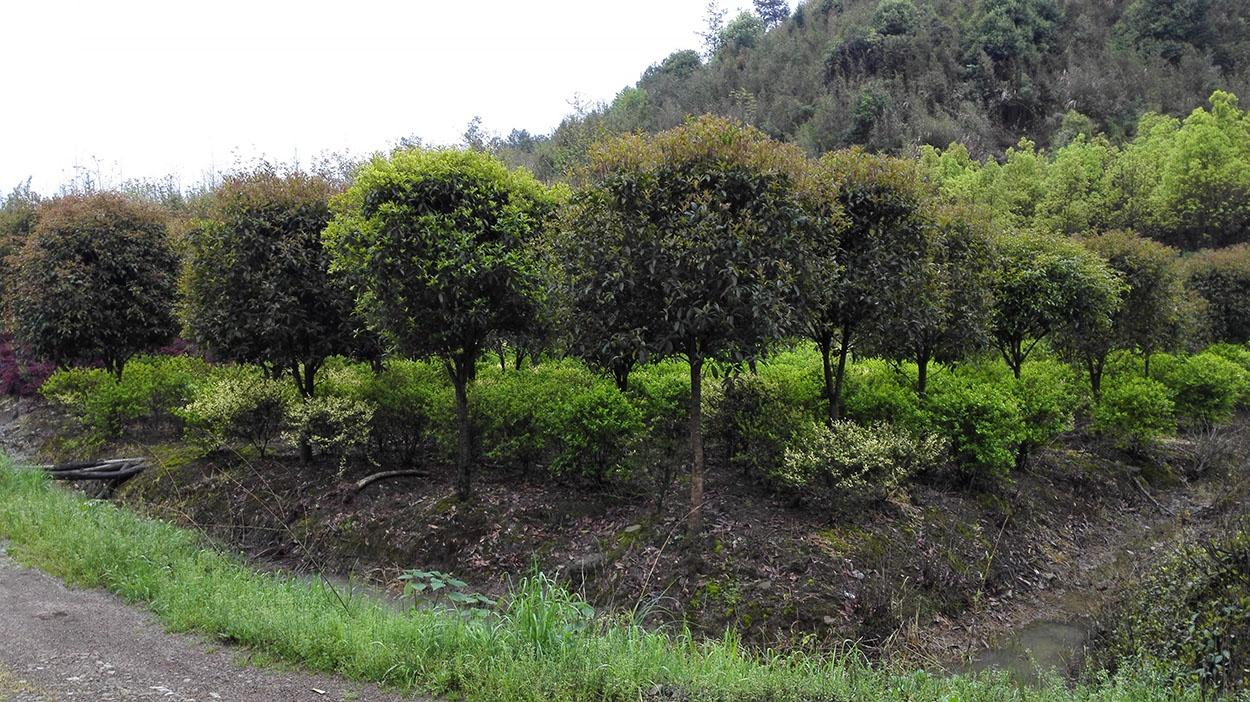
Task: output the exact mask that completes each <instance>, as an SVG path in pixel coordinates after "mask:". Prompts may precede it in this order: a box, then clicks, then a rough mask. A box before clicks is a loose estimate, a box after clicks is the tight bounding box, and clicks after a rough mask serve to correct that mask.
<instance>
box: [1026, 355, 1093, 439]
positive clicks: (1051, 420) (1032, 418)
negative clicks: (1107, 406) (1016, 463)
mask: <svg viewBox="0 0 1250 702" xmlns="http://www.w3.org/2000/svg"><path fill="white" fill-rule="evenodd" d="M1081 388H1082V383H1081V381H1080V379H1079V377H1078V376H1077V374H1076V372H1075V371H1073V369H1072V367H1071V366H1068V365H1067V364H1064V363H1060V362H1058V361H1057V360H1052V359H1041V360H1038V361H1035V362H1034V363H1030V364H1029V367H1028V368H1027V369H1025V371H1024V373H1023V374H1022V375H1021V376H1020V378H1018V379H1016V380H1015V381H1014V384H1013V387H1012V392H1013V394H1014V395H1015V397H1016V404H1017V405H1018V406H1019V408H1020V420H1021V423H1020V427H1019V432H1018V434H1017V437H1018V439H1019V441H1020V444H1021V448H1020V450H1019V456H1020V457H1021V458H1023V457H1026V456H1027V455H1028V454H1029V453H1031V452H1032V451H1033V450H1034V449H1036V448H1038V447H1041V446H1045V445H1046V444H1048V443H1050V442H1051V441H1053V440H1054V439H1055V438H1056V437H1058V436H1059V435H1060V434H1063V433H1064V432H1068V431H1071V430H1072V428H1073V425H1074V422H1075V419H1076V412H1077V410H1078V409H1080V408H1081V405H1082V403H1083V401H1084V399H1085V393H1083V392H1082V389H1081Z"/></svg>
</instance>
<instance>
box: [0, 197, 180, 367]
mask: <svg viewBox="0 0 1250 702" xmlns="http://www.w3.org/2000/svg"><path fill="white" fill-rule="evenodd" d="M11 261H12V263H13V265H14V269H13V271H12V278H11V279H10V285H11V287H12V290H11V300H10V309H11V311H12V315H13V325H14V332H15V334H16V336H17V338H18V340H19V342H20V343H21V344H22V345H23V346H24V347H25V348H27V349H29V351H30V352H31V353H32V355H34V356H35V357H37V358H41V359H44V360H48V361H51V362H53V363H56V364H57V365H59V366H67V365H72V364H78V363H94V362H97V361H98V362H102V363H103V364H104V366H105V368H107V369H108V371H109V372H110V373H112V374H113V376H114V377H117V378H120V377H121V376H122V371H123V369H124V368H125V365H126V361H128V360H129V359H130V358H131V357H132V356H134V355H135V354H137V353H141V352H143V351H149V350H154V349H156V348H159V347H160V346H162V345H163V344H165V343H167V342H168V341H169V340H170V339H171V338H173V336H174V334H175V333H176V332H177V331H178V324H177V321H176V319H175V317H174V310H173V302H174V297H175V294H176V292H177V287H178V286H177V282H178V257H177V255H176V254H175V253H174V250H173V248H172V246H171V245H170V242H169V238H168V236H167V234H166V230H165V223H164V219H163V217H162V215H161V212H160V211H159V210H157V209H156V208H154V207H151V206H149V205H144V204H140V203H136V202H133V201H131V200H129V199H127V198H125V197H124V196H122V195H120V194H117V193H96V194H90V195H71V196H66V197H60V198H56V199H54V200H49V201H47V202H45V203H44V204H43V205H42V206H41V207H40V208H39V213H38V219H37V222H36V224H35V226H34V228H33V229H32V230H31V232H30V234H29V236H28V237H27V238H26V241H25V243H24V244H23V246H22V249H21V252H20V253H19V254H17V255H16V256H15V257H13V258H12V259H11Z"/></svg>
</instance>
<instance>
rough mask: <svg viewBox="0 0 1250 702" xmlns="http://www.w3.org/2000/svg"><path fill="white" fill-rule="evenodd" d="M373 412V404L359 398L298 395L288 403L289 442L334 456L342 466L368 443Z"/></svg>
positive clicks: (345, 465) (344, 466)
mask: <svg viewBox="0 0 1250 702" xmlns="http://www.w3.org/2000/svg"><path fill="white" fill-rule="evenodd" d="M373 413H374V407H373V405H371V404H369V403H368V402H364V401H361V400H354V399H350V398H346V397H335V396H333V395H325V396H319V397H305V398H301V399H300V400H299V401H296V402H293V403H291V404H290V405H288V407H287V416H286V423H287V425H288V426H289V429H288V433H287V436H288V438H289V440H290V442H291V443H298V444H299V445H301V446H305V445H307V446H310V447H312V448H313V449H315V450H316V451H317V452H318V453H321V454H325V455H329V456H333V457H335V458H336V459H337V460H338V463H339V468H340V470H342V469H344V468H346V467H347V459H348V458H349V457H350V456H351V455H352V454H353V453H355V452H360V451H363V450H364V449H365V447H366V446H367V444H368V442H369V428H370V426H371V422H372V421H373Z"/></svg>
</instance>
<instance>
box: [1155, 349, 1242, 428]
mask: <svg viewBox="0 0 1250 702" xmlns="http://www.w3.org/2000/svg"><path fill="white" fill-rule="evenodd" d="M1161 365H1162V367H1161V368H1159V378H1160V380H1162V381H1163V383H1164V384H1165V385H1167V386H1168V388H1169V389H1171V391H1172V399H1173V401H1174V402H1175V403H1176V412H1177V414H1178V415H1179V416H1180V417H1181V418H1182V420H1188V421H1190V422H1193V423H1214V422H1222V421H1225V420H1227V419H1229V418H1230V417H1232V415H1233V412H1234V411H1236V409H1237V407H1238V405H1240V404H1244V403H1245V401H1246V398H1247V396H1248V395H1250V374H1248V373H1247V371H1245V370H1243V369H1242V367H1241V366H1239V365H1237V364H1236V363H1234V362H1233V361H1230V360H1228V359H1227V358H1223V357H1221V356H1218V355H1216V354H1214V353H1200V354H1197V355H1195V356H1190V357H1188V358H1184V359H1169V361H1168V362H1167V363H1165V364H1161ZM1157 367H1158V366H1157Z"/></svg>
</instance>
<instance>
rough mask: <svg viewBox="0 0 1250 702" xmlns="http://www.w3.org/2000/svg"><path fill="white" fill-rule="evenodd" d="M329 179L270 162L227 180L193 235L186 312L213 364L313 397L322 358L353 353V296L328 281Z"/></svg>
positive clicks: (191, 328) (194, 334)
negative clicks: (254, 369) (286, 381)
mask: <svg viewBox="0 0 1250 702" xmlns="http://www.w3.org/2000/svg"><path fill="white" fill-rule="evenodd" d="M335 190H336V187H335V185H334V184H333V183H332V182H331V181H330V180H329V179H327V178H325V177H322V176H319V175H315V174H309V173H302V172H299V171H292V172H288V173H279V172H278V171H277V170H276V169H275V168H273V167H272V166H268V165H264V166H260V167H258V168H256V169H255V170H253V171H250V172H242V173H237V174H234V175H231V176H228V177H227V178H225V180H223V182H222V183H221V185H219V186H218V187H217V189H216V190H214V191H213V192H212V194H211V196H210V198H209V201H208V203H207V214H206V216H205V217H204V218H203V219H201V220H200V221H199V222H197V223H196V224H195V225H194V226H193V227H192V229H191V231H190V232H189V233H188V234H187V237H186V241H187V247H186V265H185V269H184V273H183V280H182V290H183V304H182V314H183V318H184V320H185V323H186V327H187V329H188V331H189V332H190V334H191V338H192V339H194V340H195V341H196V342H197V343H198V344H200V345H201V346H202V348H204V349H205V350H207V351H209V352H211V353H212V354H213V355H214V356H215V357H217V358H220V359H223V360H229V361H238V362H247V363H257V364H260V365H261V366H263V367H265V368H266V369H268V371H269V372H270V374H271V375H273V376H275V377H277V376H281V375H288V374H289V375H290V376H291V378H292V380H294V382H295V385H296V387H297V388H298V389H299V391H300V394H301V395H303V396H304V397H312V396H313V395H314V394H315V393H316V376H317V371H318V370H319V369H320V368H321V366H322V365H323V364H324V363H325V359H326V358H328V357H330V356H332V355H335V354H349V353H350V352H351V351H352V342H353V336H354V332H355V328H356V319H355V315H354V313H353V308H354V305H355V299H354V298H353V297H352V295H351V291H350V290H349V289H348V288H347V286H346V284H345V283H344V282H343V281H342V280H336V279H335V278H334V277H332V276H331V275H330V272H329V268H330V255H329V253H328V252H327V251H326V250H325V247H324V246H323V245H322V242H321V232H322V230H324V229H325V227H326V224H328V223H329V221H330V196H331V195H332V194H333V193H334V191H335Z"/></svg>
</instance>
